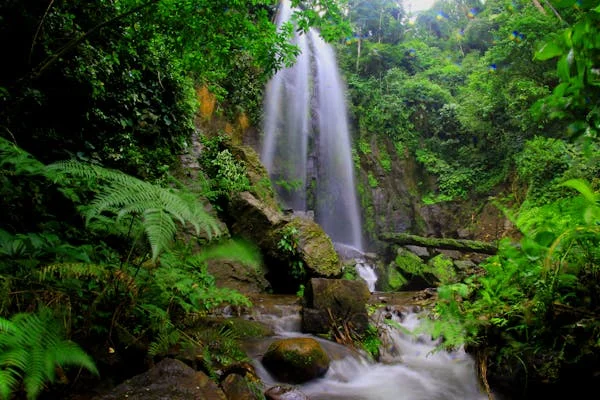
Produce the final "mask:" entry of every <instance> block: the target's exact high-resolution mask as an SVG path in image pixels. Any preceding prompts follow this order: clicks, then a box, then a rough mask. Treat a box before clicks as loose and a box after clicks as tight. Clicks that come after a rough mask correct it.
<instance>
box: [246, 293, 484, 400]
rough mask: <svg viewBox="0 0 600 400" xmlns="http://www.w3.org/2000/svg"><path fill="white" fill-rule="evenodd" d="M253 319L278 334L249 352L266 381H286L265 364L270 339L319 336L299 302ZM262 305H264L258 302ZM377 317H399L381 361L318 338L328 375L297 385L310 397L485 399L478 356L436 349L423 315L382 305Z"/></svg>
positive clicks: (385, 328)
mask: <svg viewBox="0 0 600 400" xmlns="http://www.w3.org/2000/svg"><path fill="white" fill-rule="evenodd" d="M285 303H286V302H283V304H280V305H277V306H275V307H274V308H271V311H268V312H263V313H261V312H260V311H259V312H258V314H255V315H254V318H256V319H257V320H260V321H262V322H265V323H267V324H268V325H270V326H271V327H272V328H273V329H274V332H275V336H274V337H272V338H269V339H268V340H261V341H256V342H251V343H249V344H248V347H247V349H246V350H247V351H248V354H249V355H250V356H251V357H252V358H253V363H254V365H255V367H256V371H257V373H258V375H259V376H260V378H261V379H262V380H263V382H265V384H266V385H267V386H273V385H278V384H281V382H278V381H277V380H275V379H274V378H273V377H272V376H271V375H270V374H269V373H268V371H267V370H266V369H265V368H264V367H263V366H262V363H261V357H262V355H263V354H264V352H265V351H266V349H267V348H268V346H269V344H270V343H271V342H272V341H273V340H275V339H277V338H281V337H314V336H310V335H306V334H302V333H301V332H300V314H299V310H300V306H299V305H297V304H294V303H293V300H288V301H287V304H285ZM258 310H260V307H258ZM379 312H381V313H385V315H384V314H382V315H380V316H379V317H378V316H377V314H376V315H375V317H374V320H380V321H383V320H384V319H385V318H386V317H387V318H391V319H393V320H394V321H396V322H397V324H395V325H399V326H398V327H393V326H391V325H390V324H382V325H381V332H382V338H381V339H382V342H383V344H382V346H381V348H380V352H381V357H380V359H381V360H383V361H382V362H375V361H372V360H370V359H369V358H368V357H366V356H365V355H364V354H361V353H360V352H357V351H356V350H353V349H351V348H349V347H346V346H342V345H340V344H337V343H334V342H331V341H328V340H324V339H320V338H316V337H315V339H317V340H319V342H320V343H321V345H322V347H323V348H324V349H325V351H326V352H327V353H328V355H329V357H330V359H331V360H332V361H331V365H330V368H329V370H328V372H327V373H326V375H325V376H324V377H322V378H320V379H316V380H313V381H310V382H307V383H304V384H302V385H297V386H296V388H297V389H298V390H299V391H301V392H303V393H304V394H305V395H307V396H308V397H309V398H310V399H311V400H338V399H339V400H342V399H343V400H403V399H406V400H420V399H423V400H437V399H439V400H450V399H457V400H458V399H460V400H480V399H481V400H483V399H487V398H488V397H487V394H486V393H485V391H484V390H482V388H481V387H480V384H479V380H478V378H477V374H476V367H475V362H474V360H473V358H472V357H471V356H470V355H469V354H467V353H465V352H464V351H463V350H462V349H461V350H458V351H453V352H445V351H439V352H435V351H434V349H435V347H436V344H437V342H435V341H433V340H431V338H430V337H428V336H427V335H424V334H417V333H415V332H416V331H417V328H418V326H419V323H420V316H421V315H422V314H420V313H418V312H412V311H402V312H399V311H391V312H390V311H389V308H388V311H386V310H385V308H382V309H380V311H379Z"/></svg>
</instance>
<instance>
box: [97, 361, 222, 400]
mask: <svg viewBox="0 0 600 400" xmlns="http://www.w3.org/2000/svg"><path fill="white" fill-rule="evenodd" d="M117 399H118V400H121V399H128V400H163V399H169V400H227V397H225V394H224V393H223V391H222V390H221V389H220V388H219V386H218V385H217V384H216V383H215V382H213V381H212V380H210V378H209V377H208V376H206V374H204V373H202V372H199V371H195V370H194V369H192V368H191V367H189V366H187V365H186V364H184V363H183V362H182V361H178V360H174V359H171V358H165V359H164V360H162V361H160V362H159V363H158V364H156V365H155V366H154V367H153V368H151V369H150V370H149V371H147V372H145V373H143V374H140V375H137V376H134V377H133V378H131V379H128V380H127V381H125V382H123V383H121V384H120V385H118V386H117V387H115V388H114V389H113V390H112V391H111V392H110V393H108V394H105V395H102V396H98V397H95V398H94V399H93V400H117Z"/></svg>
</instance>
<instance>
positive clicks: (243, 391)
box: [221, 374, 262, 400]
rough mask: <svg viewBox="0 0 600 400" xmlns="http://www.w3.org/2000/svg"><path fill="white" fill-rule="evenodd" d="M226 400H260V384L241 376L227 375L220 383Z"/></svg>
mask: <svg viewBox="0 0 600 400" xmlns="http://www.w3.org/2000/svg"><path fill="white" fill-rule="evenodd" d="M221 387H222V388H223V391H224V392H225V395H226V396H227V400H260V399H261V396H260V392H261V391H262V383H261V382H260V381H253V380H250V379H248V378H246V377H244V376H242V375H238V374H229V375H227V376H226V377H225V379H224V380H223V381H222V382H221Z"/></svg>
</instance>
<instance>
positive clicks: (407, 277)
mask: <svg viewBox="0 0 600 400" xmlns="http://www.w3.org/2000/svg"><path fill="white" fill-rule="evenodd" d="M430 270H431V267H430V266H428V265H427V264H425V263H424V262H423V260H422V259H421V258H420V257H419V256H417V255H416V254H414V253H412V252H410V251H409V250H406V249H404V248H398V252H397V255H396V258H395V260H394V262H393V263H392V264H390V266H389V268H388V273H387V279H388V285H389V286H390V289H392V288H393V289H392V290H400V289H403V290H421V289H425V288H427V287H431V286H433V284H434V282H435V281H436V278H435V276H433V275H432V274H431V272H430ZM403 281H404V282H403Z"/></svg>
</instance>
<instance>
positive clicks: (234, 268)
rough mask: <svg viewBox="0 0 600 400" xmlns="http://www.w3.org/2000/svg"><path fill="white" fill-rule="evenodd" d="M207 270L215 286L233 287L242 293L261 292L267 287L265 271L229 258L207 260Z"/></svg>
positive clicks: (268, 285)
mask: <svg viewBox="0 0 600 400" xmlns="http://www.w3.org/2000/svg"><path fill="white" fill-rule="evenodd" d="M207 271H208V272H209V273H210V274H211V275H212V276H214V278H215V283H216V286H217V287H224V288H228V289H235V290H237V291H239V292H241V293H244V294H250V293H263V292H265V291H266V290H267V289H268V288H269V287H270V284H269V281H267V280H266V279H265V274H266V271H263V270H262V268H257V267H255V266H249V265H246V264H243V263H241V262H236V261H231V260H208V262H207Z"/></svg>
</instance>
